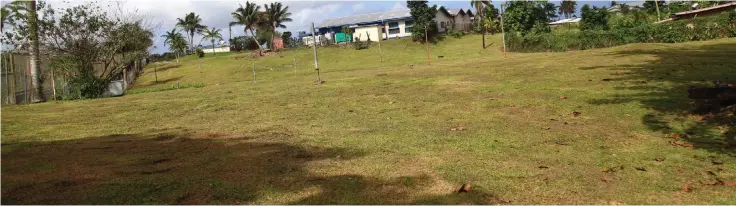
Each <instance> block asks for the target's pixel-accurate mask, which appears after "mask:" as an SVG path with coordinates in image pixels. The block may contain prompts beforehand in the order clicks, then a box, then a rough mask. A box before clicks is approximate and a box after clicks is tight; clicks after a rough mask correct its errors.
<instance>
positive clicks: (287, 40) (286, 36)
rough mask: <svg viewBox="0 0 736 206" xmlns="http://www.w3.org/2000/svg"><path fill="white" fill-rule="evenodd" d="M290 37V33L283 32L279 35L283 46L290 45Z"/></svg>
mask: <svg viewBox="0 0 736 206" xmlns="http://www.w3.org/2000/svg"><path fill="white" fill-rule="evenodd" d="M291 35H292V34H291V32H290V31H285V32H284V33H281V39H283V40H284V46H288V45H291V42H292V41H293V40H292V39H291Z"/></svg>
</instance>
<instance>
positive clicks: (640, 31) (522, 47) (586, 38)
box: [506, 12, 736, 52]
mask: <svg viewBox="0 0 736 206" xmlns="http://www.w3.org/2000/svg"><path fill="white" fill-rule="evenodd" d="M728 37H736V12H724V13H722V14H720V15H717V16H711V17H699V18H695V19H690V20H681V21H670V22H665V23H661V24H644V25H641V26H637V27H633V28H626V29H614V30H584V31H571V32H553V33H536V34H527V35H525V36H521V35H519V34H516V35H508V36H507V37H506V45H507V49H508V50H509V51H512V52H545V51H555V52H559V51H570V50H585V49H595V48H605V47H613V46H618V45H623V44H629V43H678V42H687V41H703V40H711V39H717V38H728Z"/></svg>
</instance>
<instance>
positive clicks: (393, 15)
mask: <svg viewBox="0 0 736 206" xmlns="http://www.w3.org/2000/svg"><path fill="white" fill-rule="evenodd" d="M410 12H411V10H409V9H402V10H393V11H386V12H376V13H369V14H359V15H353V16H345V17H339V18H332V19H325V20H324V21H322V23H320V24H319V25H318V26H317V27H319V28H324V27H338V26H344V25H354V24H368V23H372V22H378V21H381V20H384V21H386V20H395V19H408V18H411V13H410Z"/></svg>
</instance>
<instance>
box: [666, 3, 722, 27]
mask: <svg viewBox="0 0 736 206" xmlns="http://www.w3.org/2000/svg"><path fill="white" fill-rule="evenodd" d="M727 11H736V2H728V3H724V4H721V5H716V6H711V7H708V8H702V9H695V10H691V11H683V12H679V13H675V14H673V15H672V17H671V18H669V19H665V20H662V21H659V22H657V23H663V22H668V21H677V20H681V19H692V18H696V17H704V16H712V15H718V14H720V13H722V12H727Z"/></svg>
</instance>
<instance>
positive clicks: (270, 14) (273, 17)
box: [264, 2, 292, 48]
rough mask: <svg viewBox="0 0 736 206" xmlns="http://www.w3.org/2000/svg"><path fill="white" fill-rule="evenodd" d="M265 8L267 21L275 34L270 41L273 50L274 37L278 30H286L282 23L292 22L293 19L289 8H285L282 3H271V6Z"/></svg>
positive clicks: (272, 34)
mask: <svg viewBox="0 0 736 206" xmlns="http://www.w3.org/2000/svg"><path fill="white" fill-rule="evenodd" d="M264 7H265V8H266V21H267V22H268V25H269V26H270V27H271V29H272V32H273V33H271V39H270V42H271V48H273V36H274V35H275V34H276V28H282V29H285V28H286V25H283V24H282V23H285V22H291V21H292V19H291V18H289V17H290V16H291V13H289V7H288V6H287V7H283V5H282V4H281V2H274V3H271V5H270V6H269V5H268V4H266V5H264Z"/></svg>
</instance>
